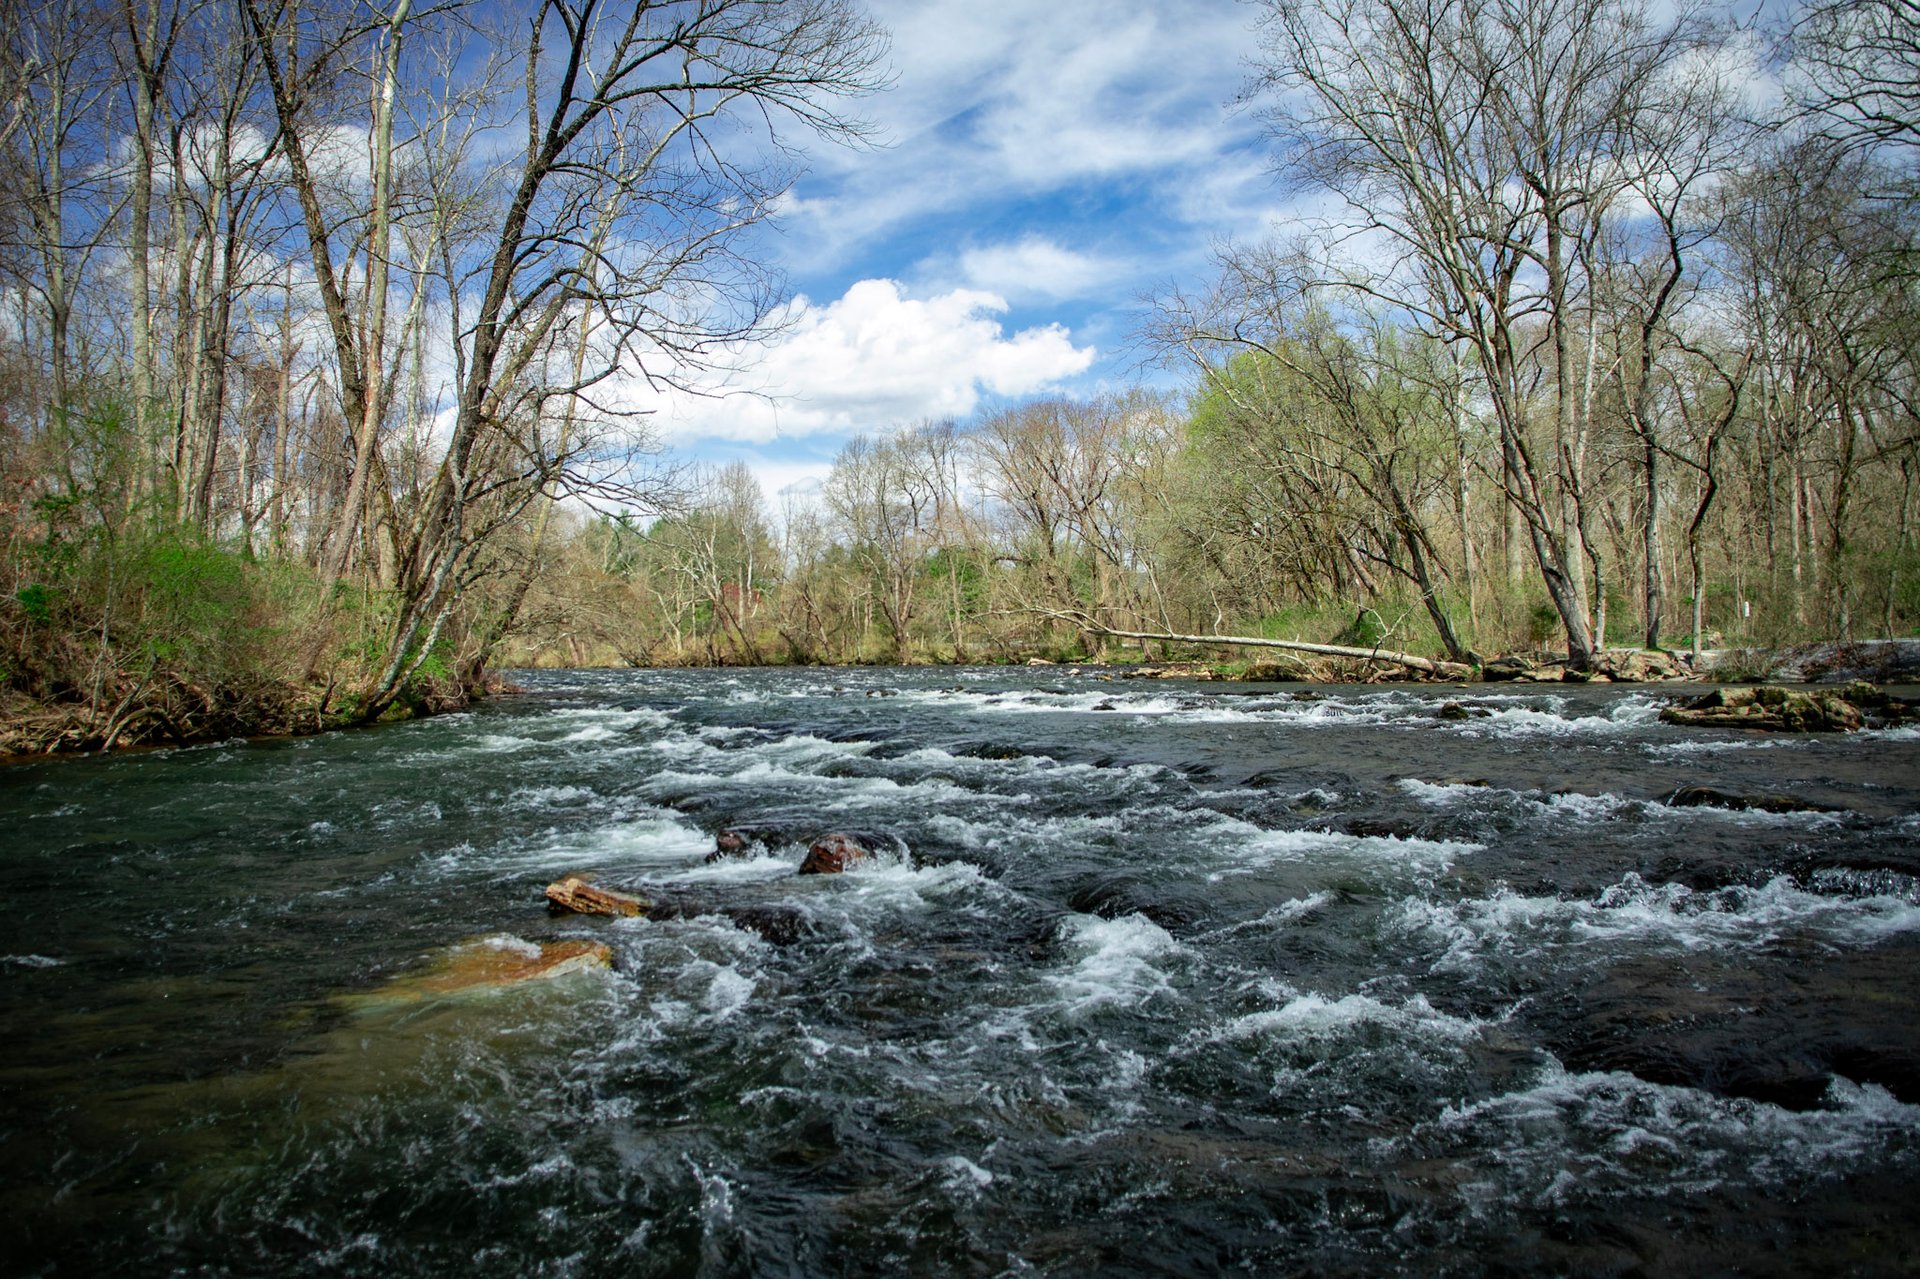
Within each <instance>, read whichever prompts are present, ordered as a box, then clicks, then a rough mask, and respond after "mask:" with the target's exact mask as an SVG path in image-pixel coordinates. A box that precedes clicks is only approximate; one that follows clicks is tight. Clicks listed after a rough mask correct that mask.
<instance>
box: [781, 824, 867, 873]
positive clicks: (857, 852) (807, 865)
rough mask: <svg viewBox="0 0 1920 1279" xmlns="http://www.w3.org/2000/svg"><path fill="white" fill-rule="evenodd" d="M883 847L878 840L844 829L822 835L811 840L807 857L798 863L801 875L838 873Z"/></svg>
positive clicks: (857, 863) (855, 864)
mask: <svg viewBox="0 0 1920 1279" xmlns="http://www.w3.org/2000/svg"><path fill="white" fill-rule="evenodd" d="M883 847H884V845H883V844H881V843H880V842H879V841H877V840H874V839H872V838H871V837H869V836H865V835H853V834H848V833H846V832H844V831H841V832H836V833H834V834H832V835H822V836H821V837H820V838H819V839H816V840H814V841H813V846H812V847H811V848H809V849H807V858H806V860H805V861H803V862H801V863H800V873H801V874H802V875H838V874H839V873H840V872H842V871H844V870H848V869H850V868H852V867H854V866H857V865H859V864H860V863H861V862H863V861H865V860H867V858H869V857H871V856H873V855H874V854H875V853H877V852H879V851H881V849H882V848H883Z"/></svg>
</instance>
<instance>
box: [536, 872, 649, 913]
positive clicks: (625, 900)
mask: <svg viewBox="0 0 1920 1279" xmlns="http://www.w3.org/2000/svg"><path fill="white" fill-rule="evenodd" d="M547 901H548V903H549V904H550V905H551V906H552V908H553V909H556V910H570V911H573V912H574V913H576V914H580V915H644V914H646V913H647V909H648V907H649V905H650V903H649V902H648V901H647V900H646V899H645V898H644V897H635V896H632V895H631V894H628V893H616V892H614V891H613V890H612V889H607V888H598V887H595V886H594V885H593V884H590V883H588V882H587V881H586V880H584V879H582V878H580V877H579V876H578V875H569V876H567V877H566V878H565V879H562V880H559V881H558V882H556V883H552V884H548V885H547Z"/></svg>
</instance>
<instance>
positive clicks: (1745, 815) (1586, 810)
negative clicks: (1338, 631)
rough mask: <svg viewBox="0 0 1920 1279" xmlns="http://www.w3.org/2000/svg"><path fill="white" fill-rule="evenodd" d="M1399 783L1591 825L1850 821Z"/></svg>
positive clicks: (1419, 795)
mask: <svg viewBox="0 0 1920 1279" xmlns="http://www.w3.org/2000/svg"><path fill="white" fill-rule="evenodd" d="M1396 785H1397V786H1398V787H1399V789H1400V790H1401V792H1402V793H1404V794H1405V795H1407V796H1408V798H1410V799H1412V800H1413V801H1414V802H1415V803H1419V804H1424V805H1426V806H1427V807H1429V808H1457V807H1462V806H1470V805H1472V804H1474V803H1475V801H1476V800H1477V801H1478V802H1479V803H1481V804H1486V803H1494V804H1502V805H1508V806H1512V805H1518V804H1524V805H1526V806H1527V807H1529V808H1531V809H1532V810H1534V812H1535V813H1536V814H1537V815H1538V816H1540V817H1544V818H1547V819H1550V820H1552V821H1554V822H1555V823H1564V822H1568V821H1572V822H1581V823H1585V824H1588V825H1603V824H1606V823H1610V822H1615V821H1618V820H1620V819H1621V818H1622V817H1628V816H1632V817H1640V818H1657V819H1659V820H1662V821H1669V822H1702V823H1709V824H1724V823H1731V824H1733V825H1737V826H1772V827H1795V826H1804V827H1819V826H1833V825H1838V824H1840V823H1842V822H1844V821H1845V820H1846V814H1844V813H1825V812H1791V813H1770V812H1767V811H1765V810H1763V809H1757V808H1724V807H1720V806H1718V805H1714V804H1689V805H1680V806H1676V805H1671V804H1666V803H1663V802H1662V801H1660V800H1657V799H1632V798H1629V797H1628V796H1625V795H1616V794H1613V793H1612V792H1607V793H1605V794H1600V795H1585V794H1581V793H1579V792H1577V791H1564V792H1559V793H1556V794H1543V793H1541V792H1539V791H1531V790H1530V791H1516V790H1509V789H1506V788H1504V787H1499V786H1469V785H1465V784H1463V783H1455V782H1426V781H1421V780H1419V779H1417V778H1410V777H1409V778H1402V779H1401V780H1400V781H1399V782H1397V783H1396Z"/></svg>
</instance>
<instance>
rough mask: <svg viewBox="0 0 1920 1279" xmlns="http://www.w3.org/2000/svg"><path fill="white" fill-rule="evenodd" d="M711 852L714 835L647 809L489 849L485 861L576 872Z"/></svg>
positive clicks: (672, 862)
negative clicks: (536, 841) (530, 843)
mask: <svg viewBox="0 0 1920 1279" xmlns="http://www.w3.org/2000/svg"><path fill="white" fill-rule="evenodd" d="M712 850H713V837H712V836H711V835H708V834H706V833H705V832H704V831H700V830H697V829H695V828H694V827H692V826H689V825H687V824H686V822H685V821H684V820H682V819H681V818H680V817H679V816H678V815H677V814H672V813H668V812H665V811H663V810H660V809H649V810H645V811H643V812H642V813H640V814H639V815H637V816H631V817H627V818H625V819H623V820H620V821H616V822H613V823H611V824H609V825H605V826H598V827H594V828H591V829H589V830H584V831H568V832H565V833H559V834H556V835H555V836H553V838H552V842H550V843H545V844H540V845H536V846H534V847H531V848H521V849H504V848H498V847H495V848H491V849H489V850H488V851H487V853H486V854H485V856H484V860H486V861H488V862H489V863H491V864H494V865H498V866H500V867H503V868H506V867H518V868H528V869H533V868H541V869H550V870H568V869H576V868H578V867H581V866H583V865H591V866H595V867H602V868H613V867H650V866H671V867H675V868H678V867H680V866H684V865H685V864H686V863H688V862H697V861H700V860H701V859H702V858H704V857H705V856H706V855H707V854H708V853H709V852H711V851H712Z"/></svg>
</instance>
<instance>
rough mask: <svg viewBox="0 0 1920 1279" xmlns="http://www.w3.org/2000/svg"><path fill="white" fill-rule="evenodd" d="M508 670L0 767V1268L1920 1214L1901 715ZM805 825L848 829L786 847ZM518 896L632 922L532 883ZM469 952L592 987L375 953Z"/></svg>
mask: <svg viewBox="0 0 1920 1279" xmlns="http://www.w3.org/2000/svg"><path fill="white" fill-rule="evenodd" d="M527 682H528V683H529V684H530V685H531V686H532V687H533V688H534V690H535V691H534V693H533V694H531V695H529V696H527V697H523V698H516V699H513V700H511V701H506V702H501V703H499V704H496V705H491V706H487V707H484V708H481V709H478V710H476V711H473V712H471V713H466V714H461V715H455V716H448V717H445V718H442V719H437V720H429V721H424V722H419V723H414V724H407V725H401V726H396V727H394V728H391V729H384V730H380V731H378V732H371V733H355V734H340V735H333V736H328V737H322V738H315V739H308V740H303V741H294V742H270V743H253V744H248V743H241V742H234V743H227V744H224V745H217V746H210V747H201V748H195V749H189V750H174V751H156V752H148V753H144V754H141V755H137V756H123V757H116V758H108V759H90V760H80V761H69V762H62V763H59V764H47V765H29V766H22V767H17V768H13V769H9V770H6V771H4V772H0V805H4V810H3V813H0V822H4V829H5V830H6V832H7V834H6V836H5V837H4V838H5V843H4V850H5V851H4V855H0V898H3V899H4V901H5V902H6V903H7V907H8V914H9V921H8V931H7V935H6V939H5V942H4V944H3V945H0V950H4V952H5V954H4V956H0V963H3V964H4V969H3V971H4V974H5V981H4V983H0V1028H4V1031H5V1041H6V1043H7V1044H8V1051H7V1053H6V1054H5V1056H4V1058H0V1169H4V1171H0V1211H4V1213H5V1216H6V1219H7V1220H8V1221H9V1222H10V1223H14V1229H13V1230H12V1231H11V1232H10V1241H9V1245H8V1251H9V1253H10V1254H11V1255H10V1257H9V1258H8V1261H7V1265H6V1267H5V1269H6V1272H7V1273H21V1274H36V1273H56V1272H60V1273H67V1272H70V1273H95V1272H114V1271H122V1272H133V1273H170V1272H195V1273H207V1274H236V1275H238V1274H245V1275H258V1274H308V1273H316V1272H317V1273H346V1274H362V1273H364V1274H388V1273H409V1274H411V1273H449V1274H452V1273H458V1274H463V1275H464V1274H482V1275H486V1274H501V1275H509V1274H511V1275H522V1274H545V1273H553V1274H569V1275H576V1274H583V1275H597V1274H622V1275H625V1274H642V1275H645V1274H662V1275H669V1274H671V1275H678V1274H686V1273H696V1272H697V1273H708V1274H734V1273H794V1274H813V1273H856V1274H883V1273H885V1274H892V1273H902V1272H907V1273H930V1274H997V1273H1005V1272H1016V1271H1020V1272H1025V1271H1039V1272H1042V1273H1061V1274H1085V1273H1114V1274H1155V1273H1160V1274H1192V1273H1202V1272H1211V1271H1216V1270H1221V1269H1231V1268H1251V1269H1256V1270H1260V1271H1263V1272H1271V1273H1303V1274H1356V1275H1358V1274H1377V1273H1383V1272H1399V1273H1419V1274H1435V1273H1460V1274H1478V1273H1486V1272H1506V1273H1516V1274H1532V1273H1548V1274H1555V1273H1598V1274H1605V1273H1640V1272H1668V1271H1697V1272H1701V1273H1733V1272H1739V1273H1805V1272H1808V1271H1819V1272H1823V1273H1825V1272H1832V1273H1860V1274H1877V1273H1899V1272H1902V1271H1903V1270H1904V1269H1905V1268H1907V1267H1909V1266H1910V1265H1911V1257H1912V1256H1913V1255H1914V1253H1913V1249H1914V1247H1915V1245H1916V1244H1920V1225H1916V1224H1915V1223H1914V1222H1913V1221H1912V1219H1911V1203H1912V1201H1913V1198H1914V1195H1915V1192H1916V1188H1920V1150H1916V1136H1920V734H1914V733H1911V732H1907V731H1893V732H1885V733H1870V734H1861V735H1854V736H1850V737H1845V738H1793V739H1785V738H1756V737H1750V736H1743V735H1738V734H1734V733H1730V732H1686V731H1683V730H1679V729H1674V728H1669V727H1667V726H1664V725H1661V724H1660V723H1659V722H1658V720H1657V718H1656V712H1657V709H1658V700H1657V698H1656V695H1655V694H1653V693H1650V692H1648V691H1644V690H1640V691H1636V690H1632V689H1625V688H1613V689H1596V688H1585V689H1576V690H1572V691H1561V690H1558V689H1553V690H1540V689H1529V690H1525V691H1517V692H1506V691H1500V690H1487V689H1475V690H1450V689H1436V690H1429V689H1417V688H1416V689H1380V688H1327V689H1315V690H1302V689H1298V688H1291V687H1283V686H1236V687H1231V688H1218V687H1210V686H1204V685H1197V684H1183V683H1178V682H1156V683H1151V684H1147V683H1144V682H1143V683H1131V682H1119V681H1111V682H1109V681H1104V680H1101V679H1099V678H1098V677H1097V676H1096V675H1094V674H1087V675H1074V674H1071V673H1068V672H1064V671H1049V672H1027V671H1011V672H1009V671H998V670H994V671H988V670H966V671H958V672H956V671H951V670H933V671H884V670H869V671H857V672H842V671H826V672H821V671H747V672H742V671H723V672H647V673H638V672H635V673H571V674H561V673H538V674H532V675H529V676H528V677H527ZM1449 699H1453V700H1457V701H1458V702H1459V704H1460V705H1461V706H1462V707H1463V708H1464V710H1465V717H1464V718H1461V717H1460V715H1459V712H1448V713H1447V714H1446V715H1444V716H1443V715H1442V714H1441V713H1440V708H1441V706H1442V705H1443V703H1445V702H1446V701H1448V700H1449ZM1689 787H1693V788H1704V789H1703V790H1701V791H1699V792H1697V793H1695V794H1694V795H1693V796H1691V797H1690V798H1689V797H1680V796H1677V794H1676V793H1677V792H1680V791H1682V790H1683V789H1684V788H1689ZM1702 796H1704V799H1703V798H1702ZM1753 797H1762V798H1765V800H1766V802H1765V803H1759V802H1758V800H1757V799H1756V800H1755V802H1753V803H1750V804H1748V806H1746V807H1740V806H1738V802H1737V801H1741V800H1743V799H1746V798H1753ZM1782 797H1785V800H1788V801H1792V802H1777V801H1781V800H1782ZM1670 801H1671V802H1670ZM1775 810H1779V811H1775ZM729 827H744V828H748V829H749V830H750V831H751V833H752V834H753V836H754V840H753V842H752V843H750V845H749V846H748V847H747V849H746V850H745V852H744V853H743V855H742V856H740V857H737V858H727V859H721V860H716V861H712V862H709V861H708V860H706V856H707V854H708V853H709V852H710V851H712V849H713V847H714V835H715V833H716V832H717V831H719V830H721V829H723V828H729ZM832 830H856V831H866V832H870V833H872V834H873V835H874V836H876V837H877V842H878V843H880V844H882V845H885V846H890V847H894V848H895V849H904V850H906V851H905V853H904V855H903V854H901V853H899V852H897V851H896V852H895V853H892V854H883V855H881V856H878V857H875V858H874V859H872V860H871V861H870V862H868V863H865V864H863V865H861V866H860V867H858V868H857V869H855V870H854V871H852V872H850V873H848V874H845V875H840V876H807V877H800V876H796V875H795V874H794V869H795V867H796V866H797V865H798V863H799V861H800V859H801V856H802V854H803V853H804V852H805V849H806V845H807V843H808V842H809V841H810V840H811V839H812V838H814V837H815V836H817V835H819V834H822V833H825V832H827V831H832ZM568 872H590V873H593V874H595V875H596V876H598V877H599V879H600V881H601V882H603V883H606V884H608V885H610V886H618V887H625V888H628V889H630V890H634V891H638V892H641V893H643V894H646V895H648V896H650V897H652V898H654V899H656V900H657V901H659V902H661V903H662V904H663V910H662V911H661V912H660V913H661V916H662V917H660V918H655V919H651V920H644V919H641V920H620V921H609V920H601V919H587V918H580V917H553V916H549V915H548V914H546V913H545V911H544V909H543V908H542V906H541V897H540V890H541V888H542V886H543V885H544V884H545V883H547V882H548V881H549V880H552V879H554V878H557V877H558V876H559V875H561V874H563V873H568ZM500 934H505V935H508V936H510V937H511V938H518V939H523V940H522V941H498V942H494V943H488V944H492V945H496V946H499V947H507V948H513V947H523V948H524V949H525V951H526V953H527V954H535V953H537V952H536V951H535V949H534V947H533V946H532V945H529V944H530V943H532V944H537V943H553V942H569V943H573V944H575V947H576V950H586V949H590V947H589V946H587V943H600V944H604V945H605V946H607V947H609V948H610V949H611V953H612V957H613V967H612V968H611V969H593V968H591V966H588V968H587V969H586V970H583V971H565V972H563V973H561V974H560V975H558V976H555V977H553V979H551V980H538V981H528V982H526V983H525V984H523V985H517V986H513V987H510V988H505V989H497V990H485V991H472V990H465V991H453V990H449V989H446V988H445V987H444V985H443V986H441V987H435V986H434V985H433V984H432V981H433V979H432V977H431V974H433V973H436V972H440V971H442V970H441V969H439V968H436V967H435V964H436V963H440V962H443V960H441V959H437V958H436V957H443V956H445V955H447V954H448V953H449V949H448V948H450V947H458V946H460V945H461V944H462V943H465V942H468V941H469V939H472V938H475V937H485V936H493V935H500ZM455 953H457V952H455ZM514 953H516V954H517V953H519V952H518V951H515V952H514ZM554 953H558V952H554ZM566 953H574V952H572V951H569V952H566ZM423 983H424V984H423Z"/></svg>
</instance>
